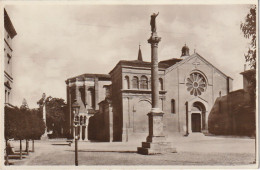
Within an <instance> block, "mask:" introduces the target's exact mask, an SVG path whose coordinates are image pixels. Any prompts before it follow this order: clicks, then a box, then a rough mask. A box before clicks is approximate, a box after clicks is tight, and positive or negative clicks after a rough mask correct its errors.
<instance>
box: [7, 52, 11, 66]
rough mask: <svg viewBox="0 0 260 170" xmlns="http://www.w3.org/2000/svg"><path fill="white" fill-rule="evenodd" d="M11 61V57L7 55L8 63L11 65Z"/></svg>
mask: <svg viewBox="0 0 260 170" xmlns="http://www.w3.org/2000/svg"><path fill="white" fill-rule="evenodd" d="M10 60H11V56H10V55H9V54H7V63H8V64H9V63H10Z"/></svg>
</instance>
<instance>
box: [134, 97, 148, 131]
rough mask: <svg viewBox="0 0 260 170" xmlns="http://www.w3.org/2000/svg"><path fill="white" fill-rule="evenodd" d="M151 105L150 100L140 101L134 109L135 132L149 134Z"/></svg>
mask: <svg viewBox="0 0 260 170" xmlns="http://www.w3.org/2000/svg"><path fill="white" fill-rule="evenodd" d="M151 108H152V106H151V103H150V102H149V101H148V100H140V101H139V102H138V103H136V104H135V105H134V109H133V119H134V122H133V132H134V133H145V135H147V134H148V116H147V114H148V113H149V112H150V111H151Z"/></svg>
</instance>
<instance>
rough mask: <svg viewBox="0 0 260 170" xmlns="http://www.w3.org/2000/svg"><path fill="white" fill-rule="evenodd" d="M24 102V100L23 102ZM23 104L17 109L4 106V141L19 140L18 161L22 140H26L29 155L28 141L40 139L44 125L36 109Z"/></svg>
mask: <svg viewBox="0 0 260 170" xmlns="http://www.w3.org/2000/svg"><path fill="white" fill-rule="evenodd" d="M24 101H25V100H24ZM25 103H26V102H23V104H22V106H21V107H20V109H19V108H18V107H14V108H11V107H8V106H5V129H4V132H5V139H6V140H9V139H16V140H20V159H21V158H22V140H24V139H26V151H27V153H29V140H31V139H32V140H35V139H40V137H41V135H43V134H44V130H45V125H44V122H43V119H42V118H41V117H40V112H39V110H38V109H29V108H28V107H25V106H26V105H27V104H25Z"/></svg>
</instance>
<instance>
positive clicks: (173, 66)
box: [166, 53, 233, 80]
mask: <svg viewBox="0 0 260 170" xmlns="http://www.w3.org/2000/svg"><path fill="white" fill-rule="evenodd" d="M195 57H199V58H200V59H201V60H202V61H204V62H205V63H207V64H208V65H210V66H211V67H213V68H215V69H216V71H218V72H219V73H221V74H222V75H224V76H225V77H229V78H230V79H232V80H233V78H232V77H230V76H227V75H226V74H224V73H223V72H222V71H220V70H219V69H218V68H216V67H215V66H214V65H213V64H211V63H210V62H209V61H207V60H206V59H205V58H203V57H202V56H201V55H199V54H198V53H194V54H192V55H191V56H189V57H187V58H185V59H183V60H182V61H180V62H178V63H176V64H175V65H172V66H171V67H169V68H168V69H167V70H166V73H168V72H170V71H171V70H173V69H174V68H176V67H178V66H180V65H182V64H184V63H186V62H187V61H189V60H190V59H192V58H195Z"/></svg>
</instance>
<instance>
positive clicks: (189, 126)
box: [188, 111, 192, 134]
mask: <svg viewBox="0 0 260 170" xmlns="http://www.w3.org/2000/svg"><path fill="white" fill-rule="evenodd" d="M188 116H189V121H188V122H189V125H188V129H189V134H191V133H192V130H191V125H192V124H191V122H192V121H191V111H189V112H188Z"/></svg>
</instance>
